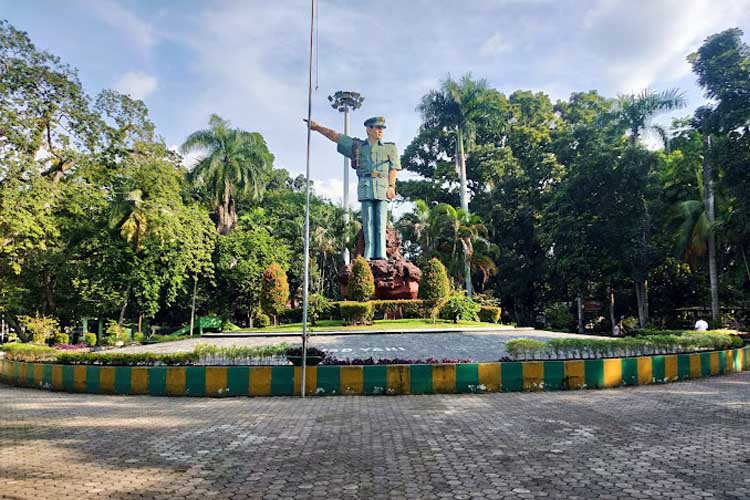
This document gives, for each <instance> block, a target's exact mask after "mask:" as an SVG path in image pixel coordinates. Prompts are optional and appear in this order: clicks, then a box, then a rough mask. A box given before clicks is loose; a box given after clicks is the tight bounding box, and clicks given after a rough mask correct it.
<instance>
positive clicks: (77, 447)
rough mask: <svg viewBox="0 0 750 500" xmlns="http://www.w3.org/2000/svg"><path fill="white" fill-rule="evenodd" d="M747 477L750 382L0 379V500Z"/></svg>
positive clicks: (623, 488)
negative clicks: (349, 389)
mask: <svg viewBox="0 0 750 500" xmlns="http://www.w3.org/2000/svg"><path fill="white" fill-rule="evenodd" d="M748 470H750V373H741V374H734V375H728V376H723V377H714V378H710V379H702V380H697V381H691V382H681V383H674V384H669V385H660V386H643V387H631V388H623V389H614V390H603V391H575V392H550V393H504V394H485V395H441V396H438V395H433V396H397V397H387V396H382V397H344V396H339V397H330V398H326V397H319V398H308V399H306V400H300V399H297V398H258V399H251V398H237V399H188V398H180V399H178V398H175V399H169V398H153V397H146V396H136V397H114V396H96V395H85V394H64V393H51V392H46V391H39V390H33V389H20V388H13V387H8V386H4V385H0V498H3V499H34V500H42V499H61V498H71V499H72V498H74V499H88V498H111V499H136V498H147V499H172V498H194V499H201V500H206V499H212V498H216V499H230V498H233V499H243V498H263V499H269V500H271V499H292V498H297V499H315V498H320V499H329V500H331V499H354V498H360V499H400V498H428V499H440V498H453V499H470V498H476V499H498V498H538V497H539V498H579V499H586V498H601V499H618V498H636V499H640V498H675V499H687V500H689V499H696V500H697V499H700V498H707V497H708V498H732V499H747V498H750V474H749V473H748Z"/></svg>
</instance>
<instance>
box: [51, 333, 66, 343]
mask: <svg viewBox="0 0 750 500" xmlns="http://www.w3.org/2000/svg"><path fill="white" fill-rule="evenodd" d="M52 343H53V344H70V335H68V334H67V333H56V334H55V336H54V337H53V338H52Z"/></svg>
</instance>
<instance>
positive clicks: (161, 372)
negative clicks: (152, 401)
mask: <svg viewBox="0 0 750 500" xmlns="http://www.w3.org/2000/svg"><path fill="white" fill-rule="evenodd" d="M148 393H149V394H150V395H152V396H165V395H166V394H167V367H166V366H152V367H150V368H149V369H148Z"/></svg>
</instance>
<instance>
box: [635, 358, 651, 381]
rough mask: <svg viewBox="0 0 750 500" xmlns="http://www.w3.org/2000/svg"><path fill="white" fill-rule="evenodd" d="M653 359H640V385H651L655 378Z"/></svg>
mask: <svg viewBox="0 0 750 500" xmlns="http://www.w3.org/2000/svg"><path fill="white" fill-rule="evenodd" d="M652 368H653V365H652V363H651V358H646V357H642V358H638V385H646V384H650V383H651V382H652V380H653V378H654V375H653V371H652Z"/></svg>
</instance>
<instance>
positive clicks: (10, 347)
mask: <svg viewBox="0 0 750 500" xmlns="http://www.w3.org/2000/svg"><path fill="white" fill-rule="evenodd" d="M0 351H3V352H5V358H6V359H10V360H12V361H23V362H25V363H30V362H36V361H54V360H55V357H56V356H57V354H58V351H57V349H53V348H51V347H47V346H46V345H39V344H32V343H29V344H21V343H18V342H14V343H12V344H3V345H2V346H0Z"/></svg>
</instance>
